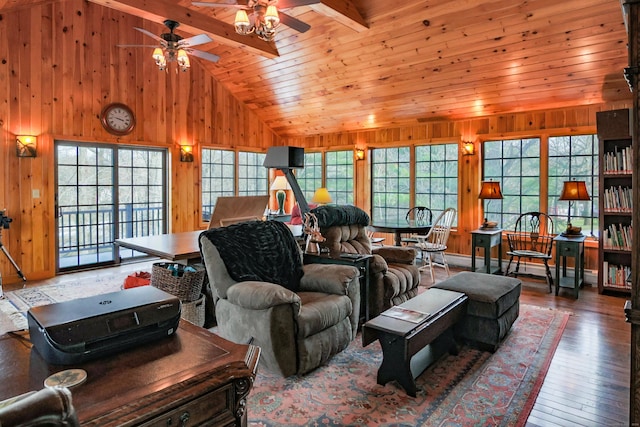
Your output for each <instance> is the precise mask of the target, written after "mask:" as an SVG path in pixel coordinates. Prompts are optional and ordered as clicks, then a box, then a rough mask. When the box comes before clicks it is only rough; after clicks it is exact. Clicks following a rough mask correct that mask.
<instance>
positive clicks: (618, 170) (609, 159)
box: [603, 146, 633, 175]
mask: <svg viewBox="0 0 640 427" xmlns="http://www.w3.org/2000/svg"><path fill="white" fill-rule="evenodd" d="M632 159H633V149H632V148H631V146H628V147H625V148H622V149H618V147H615V148H614V150H613V151H611V152H608V153H605V154H604V171H603V172H604V174H605V175H616V174H630V173H631V172H632V167H631V165H632Z"/></svg>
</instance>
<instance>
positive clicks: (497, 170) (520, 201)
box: [482, 135, 598, 235]
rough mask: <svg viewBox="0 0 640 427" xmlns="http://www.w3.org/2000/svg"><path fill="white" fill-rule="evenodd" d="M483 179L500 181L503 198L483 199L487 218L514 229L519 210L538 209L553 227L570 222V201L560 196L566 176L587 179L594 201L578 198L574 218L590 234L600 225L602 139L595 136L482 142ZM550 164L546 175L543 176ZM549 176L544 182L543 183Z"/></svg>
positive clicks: (506, 227)
mask: <svg viewBox="0 0 640 427" xmlns="http://www.w3.org/2000/svg"><path fill="white" fill-rule="evenodd" d="M482 150H483V159H484V160H483V180H493V181H498V182H500V186H501V189H502V195H503V199H502V200H491V201H489V200H485V201H484V212H485V216H486V217H487V219H488V220H489V221H497V222H498V224H499V226H501V227H502V228H504V229H512V228H513V227H514V225H515V222H516V219H517V218H518V216H519V215H520V214H521V213H524V212H530V211H540V212H545V213H547V214H549V215H550V216H551V217H552V218H553V221H554V232H555V233H560V232H562V231H563V230H564V229H565V228H566V225H567V215H568V210H569V202H566V201H561V200H559V197H560V193H561V192H562V186H563V183H564V181H568V180H574V179H575V180H579V181H586V183H587V189H588V190H589V194H590V195H591V200H590V201H584V202H574V203H573V204H572V207H571V209H572V210H571V218H572V223H573V225H575V226H581V227H583V230H584V231H585V232H587V233H593V234H594V235H597V229H598V223H597V221H598V144H597V138H596V136H595V135H578V136H558V137H555V136H554V137H549V138H548V142H547V141H541V139H540V138H528V139H510V140H498V141H485V142H484V143H483V148H482ZM543 169H547V171H548V172H547V176H548V180H546V179H547V178H546V177H545V178H544V179H543V178H542V177H541V175H542V170H543ZM545 180H546V184H547V185H546V186H544V187H543V186H542V183H543V182H545Z"/></svg>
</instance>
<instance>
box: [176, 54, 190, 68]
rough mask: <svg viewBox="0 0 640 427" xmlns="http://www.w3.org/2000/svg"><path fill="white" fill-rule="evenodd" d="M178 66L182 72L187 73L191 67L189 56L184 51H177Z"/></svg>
mask: <svg viewBox="0 0 640 427" xmlns="http://www.w3.org/2000/svg"><path fill="white" fill-rule="evenodd" d="M177 62H178V65H179V66H180V69H181V70H182V71H187V70H188V69H189V67H191V62H190V61H189V56H188V55H187V52H186V51H185V50H184V49H178V59H177Z"/></svg>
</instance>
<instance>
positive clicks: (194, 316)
mask: <svg viewBox="0 0 640 427" xmlns="http://www.w3.org/2000/svg"><path fill="white" fill-rule="evenodd" d="M204 304H205V303H204V295H202V294H200V298H198V299H197V300H196V301H191V302H183V303H182V312H181V313H180V317H182V318H183V319H184V320H186V321H188V322H191V323H193V324H194V325H196V326H204V316H205V310H204Z"/></svg>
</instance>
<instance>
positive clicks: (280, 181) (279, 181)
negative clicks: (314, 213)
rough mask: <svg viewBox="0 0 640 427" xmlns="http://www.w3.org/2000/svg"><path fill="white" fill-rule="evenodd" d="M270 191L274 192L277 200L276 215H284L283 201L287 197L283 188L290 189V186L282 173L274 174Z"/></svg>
mask: <svg viewBox="0 0 640 427" xmlns="http://www.w3.org/2000/svg"><path fill="white" fill-rule="evenodd" d="M270 190H271V191H275V192H276V200H277V201H278V215H284V202H285V200H286V199H287V193H286V192H285V190H291V186H290V185H289V182H288V181H287V178H286V177H285V176H284V175H278V176H276V179H274V180H273V182H272V183H271V187H270Z"/></svg>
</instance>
